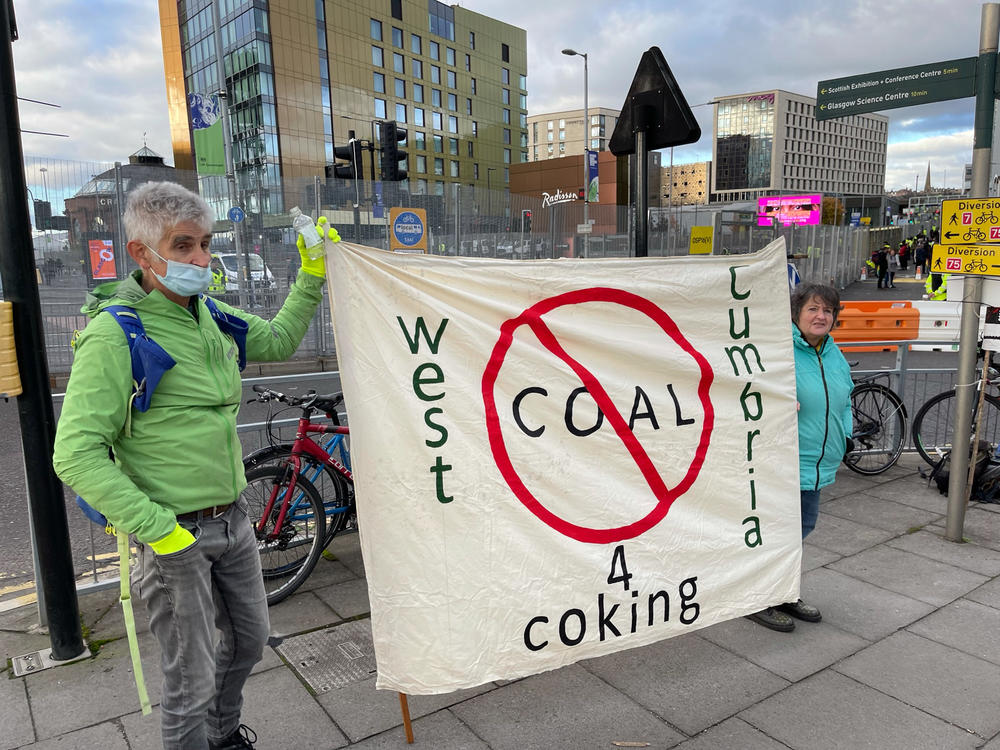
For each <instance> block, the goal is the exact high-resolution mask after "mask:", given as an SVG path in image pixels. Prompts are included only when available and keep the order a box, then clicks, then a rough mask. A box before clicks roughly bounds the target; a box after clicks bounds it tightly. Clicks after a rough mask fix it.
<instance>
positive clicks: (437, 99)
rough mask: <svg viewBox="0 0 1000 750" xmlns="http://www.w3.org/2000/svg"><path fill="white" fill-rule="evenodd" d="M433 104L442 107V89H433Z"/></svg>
mask: <svg viewBox="0 0 1000 750" xmlns="http://www.w3.org/2000/svg"><path fill="white" fill-rule="evenodd" d="M431 106H433V107H440V106H441V90H440V89H431Z"/></svg>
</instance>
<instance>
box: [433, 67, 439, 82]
mask: <svg viewBox="0 0 1000 750" xmlns="http://www.w3.org/2000/svg"><path fill="white" fill-rule="evenodd" d="M431 83H441V68H439V67H438V66H437V65H431Z"/></svg>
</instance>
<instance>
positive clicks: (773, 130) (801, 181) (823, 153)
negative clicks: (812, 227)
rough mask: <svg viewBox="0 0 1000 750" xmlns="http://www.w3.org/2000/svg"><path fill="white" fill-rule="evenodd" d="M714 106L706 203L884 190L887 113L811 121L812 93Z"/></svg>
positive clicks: (761, 95) (727, 100)
mask: <svg viewBox="0 0 1000 750" xmlns="http://www.w3.org/2000/svg"><path fill="white" fill-rule="evenodd" d="M713 103H714V104H715V135H714V139H713V142H712V197H711V200H712V202H724V201H745V200H753V199H756V198H759V197H761V196H764V195H776V194H779V193H824V194H827V195H844V196H849V195H882V194H883V193H884V192H885V158H886V145H887V141H888V133H889V120H888V118H887V117H884V116H882V115H874V114H873V115H853V116H850V117H841V118H837V119H834V120H823V121H817V120H816V118H815V114H814V112H815V106H816V100H815V99H814V98H812V97H809V96H802V95H800V94H792V93H790V92H788V91H781V90H774V91H763V92H756V93H751V94H739V95H736V96H726V97H720V98H718V99H716V100H715V101H714V102H713Z"/></svg>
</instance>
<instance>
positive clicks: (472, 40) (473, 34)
mask: <svg viewBox="0 0 1000 750" xmlns="http://www.w3.org/2000/svg"><path fill="white" fill-rule="evenodd" d="M475 48H476V32H475V31H470V32H469V49H475Z"/></svg>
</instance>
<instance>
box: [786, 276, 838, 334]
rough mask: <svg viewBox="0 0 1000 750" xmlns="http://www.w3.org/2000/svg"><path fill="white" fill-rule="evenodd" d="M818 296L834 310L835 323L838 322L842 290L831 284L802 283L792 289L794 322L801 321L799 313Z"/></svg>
mask: <svg viewBox="0 0 1000 750" xmlns="http://www.w3.org/2000/svg"><path fill="white" fill-rule="evenodd" d="M813 297H816V298H817V299H818V300H819V301H820V302H825V303H826V304H827V305H829V306H830V308H831V309H832V310H833V323H834V325H836V324H837V317H838V316H839V315H840V292H838V291H837V290H836V289H835V288H834V287H832V286H830V285H829V284H816V283H802V284H799V285H798V286H797V287H795V288H794V289H793V290H792V299H791V301H792V322H793V323H796V324H797V323H798V322H799V315H801V314H802V308H803V307H805V306H806V303H807V302H808V301H809V300H811V299H812V298H813Z"/></svg>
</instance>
